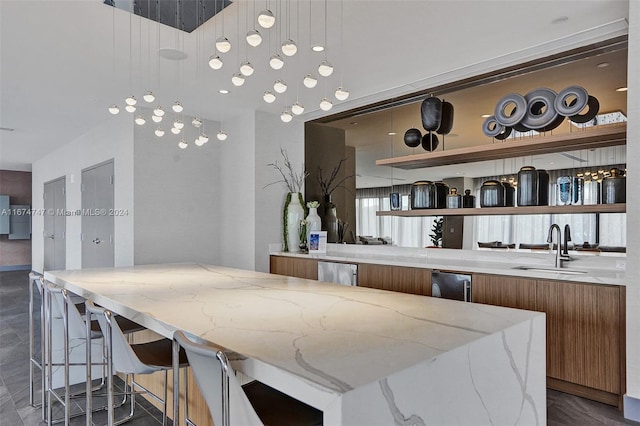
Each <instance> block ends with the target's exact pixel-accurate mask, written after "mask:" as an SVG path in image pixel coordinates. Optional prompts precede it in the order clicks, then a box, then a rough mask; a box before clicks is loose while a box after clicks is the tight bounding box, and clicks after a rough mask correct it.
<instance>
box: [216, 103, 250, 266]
mask: <svg viewBox="0 0 640 426" xmlns="http://www.w3.org/2000/svg"><path fill="white" fill-rule="evenodd" d="M224 130H225V131H226V132H227V133H228V134H229V137H228V138H227V140H226V141H223V142H218V141H217V140H216V142H217V143H219V144H220V158H219V163H220V167H219V172H220V176H219V178H220V181H221V182H222V186H221V188H220V223H219V229H220V265H223V266H228V267H231V268H241V269H249V270H253V269H254V267H255V253H254V246H255V227H256V226H255V220H254V217H255V211H256V205H255V200H254V196H253V193H254V191H255V178H254V176H255V169H256V165H255V163H256V156H255V145H256V136H255V115H254V112H253V111H250V112H247V113H244V114H242V115H241V116H239V117H236V118H234V119H233V120H230V121H228V122H225V123H224Z"/></svg>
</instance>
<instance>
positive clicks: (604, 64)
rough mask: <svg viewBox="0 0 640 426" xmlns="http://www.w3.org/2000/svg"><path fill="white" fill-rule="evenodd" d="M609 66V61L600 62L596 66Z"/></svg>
mask: <svg viewBox="0 0 640 426" xmlns="http://www.w3.org/2000/svg"><path fill="white" fill-rule="evenodd" d="M608 66H609V62H600V63H599V64H598V65H596V67H598V68H606V67H608Z"/></svg>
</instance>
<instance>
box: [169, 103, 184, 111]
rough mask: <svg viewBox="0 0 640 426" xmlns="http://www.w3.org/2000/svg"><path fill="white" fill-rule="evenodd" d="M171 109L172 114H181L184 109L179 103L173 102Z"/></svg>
mask: <svg viewBox="0 0 640 426" xmlns="http://www.w3.org/2000/svg"><path fill="white" fill-rule="evenodd" d="M171 109H172V110H173V112H182V110H183V109H184V107H183V106H182V104H181V103H180V101H175V102H174V104H173V106H172V107H171Z"/></svg>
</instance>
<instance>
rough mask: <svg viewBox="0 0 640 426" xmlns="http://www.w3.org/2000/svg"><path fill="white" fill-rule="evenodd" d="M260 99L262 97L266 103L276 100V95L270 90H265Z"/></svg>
mask: <svg viewBox="0 0 640 426" xmlns="http://www.w3.org/2000/svg"><path fill="white" fill-rule="evenodd" d="M262 99H264V101H265V102H266V103H268V104H272V103H273V102H275V100H276V95H274V94H273V92H272V91H271V90H267V91H266V92H264V95H262Z"/></svg>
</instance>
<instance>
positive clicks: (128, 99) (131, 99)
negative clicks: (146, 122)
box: [124, 95, 138, 105]
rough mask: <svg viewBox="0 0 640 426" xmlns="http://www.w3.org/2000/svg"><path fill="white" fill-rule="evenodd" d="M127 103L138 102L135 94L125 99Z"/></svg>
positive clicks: (133, 103)
mask: <svg viewBox="0 0 640 426" xmlns="http://www.w3.org/2000/svg"><path fill="white" fill-rule="evenodd" d="M124 101H125V102H126V103H127V105H135V104H137V103H138V101H137V100H136V98H135V96H133V95H130V96H129V97H128V98H127V99H125V100H124Z"/></svg>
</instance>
